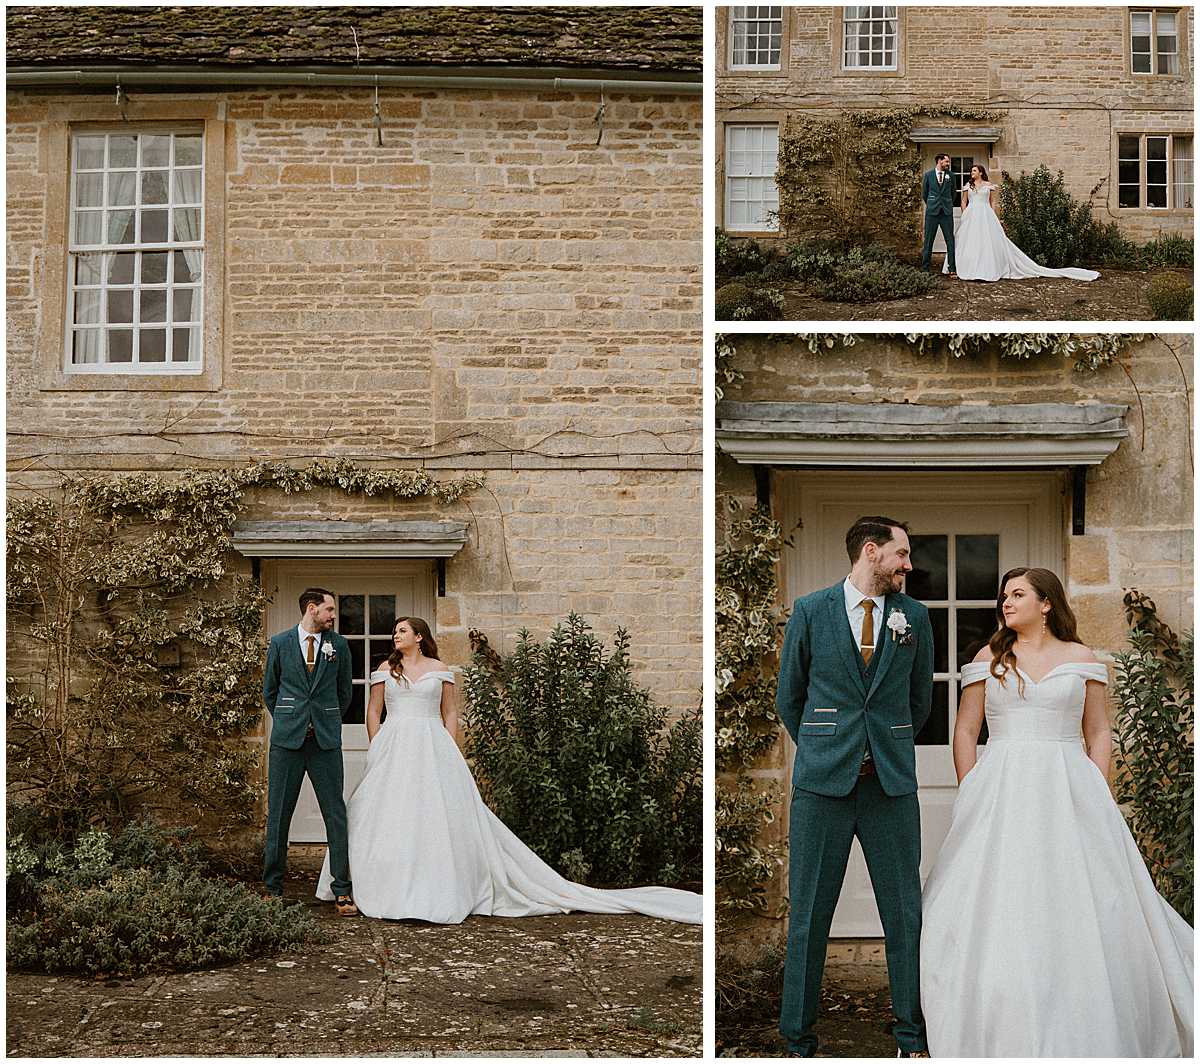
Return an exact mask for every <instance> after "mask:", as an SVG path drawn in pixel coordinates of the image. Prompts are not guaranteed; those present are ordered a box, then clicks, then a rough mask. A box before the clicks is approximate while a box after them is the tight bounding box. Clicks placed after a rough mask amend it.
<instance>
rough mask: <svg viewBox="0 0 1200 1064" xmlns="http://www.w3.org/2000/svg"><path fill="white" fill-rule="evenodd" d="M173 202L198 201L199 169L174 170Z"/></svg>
mask: <svg viewBox="0 0 1200 1064" xmlns="http://www.w3.org/2000/svg"><path fill="white" fill-rule="evenodd" d="M175 202H176V203H199V202H200V171H199V170H176V171H175Z"/></svg>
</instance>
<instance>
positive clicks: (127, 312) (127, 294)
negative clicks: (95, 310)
mask: <svg viewBox="0 0 1200 1064" xmlns="http://www.w3.org/2000/svg"><path fill="white" fill-rule="evenodd" d="M108 320H109V321H110V322H132V321H133V292H132V291H131V290H129V289H120V290H118V291H115V292H114V291H110V292H109V293H108Z"/></svg>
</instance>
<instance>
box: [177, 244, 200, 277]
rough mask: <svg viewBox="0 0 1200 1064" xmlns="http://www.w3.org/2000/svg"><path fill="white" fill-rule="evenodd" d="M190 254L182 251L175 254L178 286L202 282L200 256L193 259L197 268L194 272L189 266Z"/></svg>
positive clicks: (193, 263)
mask: <svg viewBox="0 0 1200 1064" xmlns="http://www.w3.org/2000/svg"><path fill="white" fill-rule="evenodd" d="M189 257H192V256H191V255H190V253H189V254H184V253H183V252H182V251H177V252H175V262H174V269H175V274H174V278H175V283H176V284H194V283H195V282H196V281H199V280H200V256H199V255H195V256H194V257H193V258H192V265H194V266H195V270H194V271H193V269H192V265H189V264H188V259H189Z"/></svg>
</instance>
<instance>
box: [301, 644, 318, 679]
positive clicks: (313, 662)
mask: <svg viewBox="0 0 1200 1064" xmlns="http://www.w3.org/2000/svg"><path fill="white" fill-rule="evenodd" d="M304 638H305V640H306V641H307V642H308V653H307V655H305V658H304V664H305V667H306V668H307V669H308V671H309V672H312V671H313V669H315V668H316V667H317V656H316V653H315V652H314V650H313V646H314V645H315V644H316V642H317V637H316V636H315V635H306V636H305V637H304Z"/></svg>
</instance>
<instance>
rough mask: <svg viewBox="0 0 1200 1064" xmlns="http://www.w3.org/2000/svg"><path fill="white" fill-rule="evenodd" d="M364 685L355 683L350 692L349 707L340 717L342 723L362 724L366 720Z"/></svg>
mask: <svg viewBox="0 0 1200 1064" xmlns="http://www.w3.org/2000/svg"><path fill="white" fill-rule="evenodd" d="M366 691H367V689H366V687H365V686H364V685H363V684H361V683H356V684H355V685H354V688H353V689H352V690H351V692H350V708H349V709H348V710H346V715H345V716H344V717H343V718H342V723H343V724H363V723H365V722H366V719H367V714H366V705H367V702H366Z"/></svg>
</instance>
